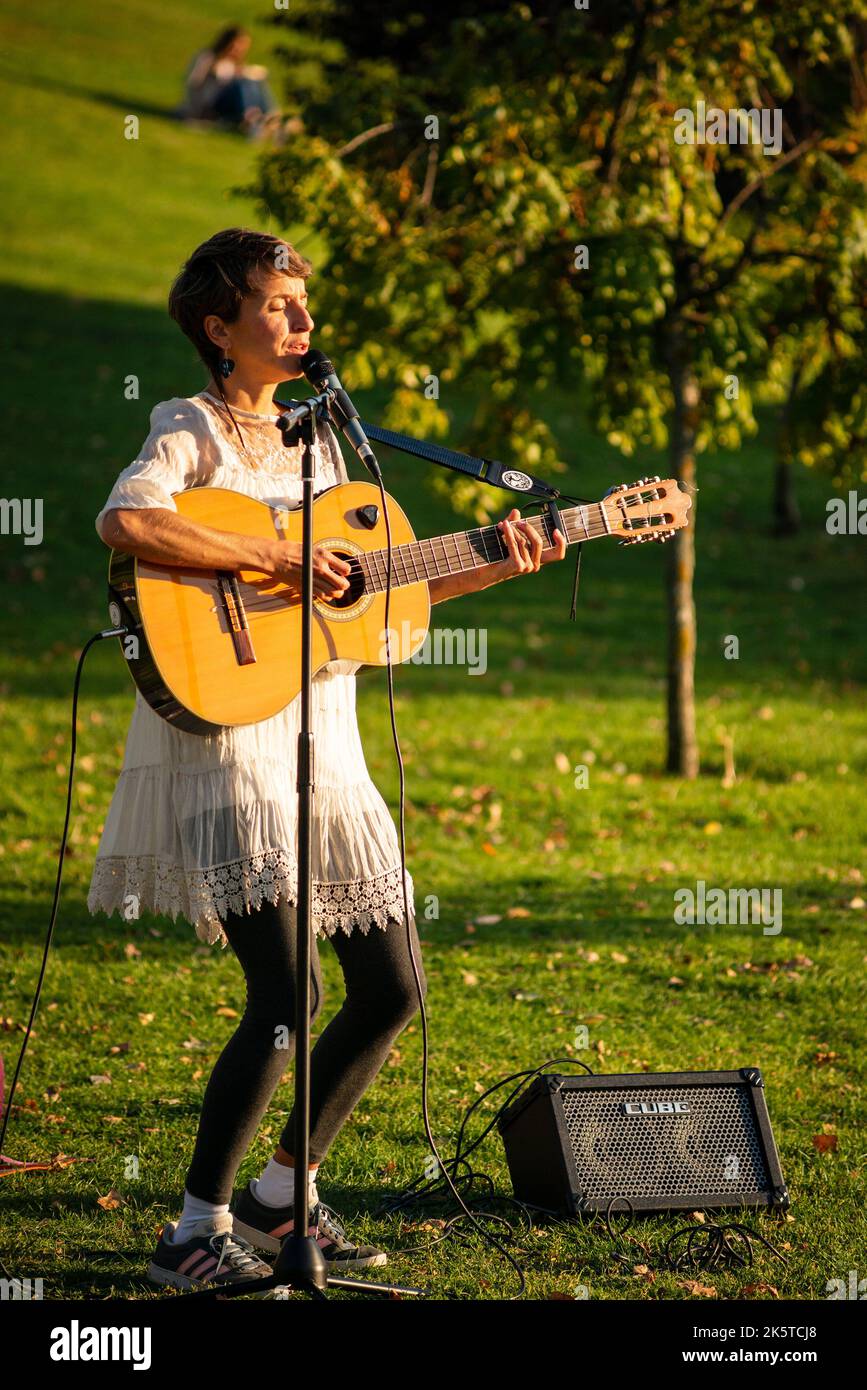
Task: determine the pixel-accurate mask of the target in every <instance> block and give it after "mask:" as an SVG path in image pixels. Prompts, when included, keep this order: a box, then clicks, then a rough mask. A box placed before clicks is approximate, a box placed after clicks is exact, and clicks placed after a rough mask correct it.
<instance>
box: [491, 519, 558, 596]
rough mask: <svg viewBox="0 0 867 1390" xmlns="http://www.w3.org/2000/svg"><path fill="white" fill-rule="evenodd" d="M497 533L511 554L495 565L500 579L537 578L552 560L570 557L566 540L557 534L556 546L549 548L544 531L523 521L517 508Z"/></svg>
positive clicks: (492, 570) (494, 570) (555, 534)
mask: <svg viewBox="0 0 867 1390" xmlns="http://www.w3.org/2000/svg"><path fill="white" fill-rule="evenodd" d="M497 529H498V531H499V532H500V533H501V535H502V536H503V539H504V540H505V542H506V547H507V549H508V551H509V554H508V556H507V557H506V559H505V560H500V561H499V562H496V561H495V562H494V564H493V565H491V566H490V569H491V573H492V574H493V573H496V571H497V570H499V571H501V573H500V574H499V575H498V576H497V577H498V578H500V579H512V578H514V576H515V575H516V574H535V572H536V571H537V570H538V569H541V567H542V565H549V564H550V563H551V561H552V560H562V559H563V557H564V555H565V554H566V537H565V536H564V535H563V533H562V532H561V531H558V530H557V529H555V530H554V533H553V534H554V544H553V545H549V546H545V545H544V543H543V538H542V534H541V531H540V530H539V528H538V527H537V526H534V525H532V524H531V523H530V522H529V521H522V520H521V513H520V512H519V511H518V508H517V507H513V508H512V510H511V511H510V512H509V515H508V516H507V517H506V519H505V521H498V522H497Z"/></svg>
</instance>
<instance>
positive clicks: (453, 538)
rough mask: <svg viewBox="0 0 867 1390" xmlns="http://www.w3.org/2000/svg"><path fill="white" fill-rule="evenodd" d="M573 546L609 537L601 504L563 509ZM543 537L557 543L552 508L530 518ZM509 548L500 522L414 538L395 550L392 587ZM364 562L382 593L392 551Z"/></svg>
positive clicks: (485, 561) (493, 559) (486, 561)
mask: <svg viewBox="0 0 867 1390" xmlns="http://www.w3.org/2000/svg"><path fill="white" fill-rule="evenodd" d="M560 516H561V517H562V520H563V527H564V530H565V535H566V544H567V545H577V544H578V543H579V542H580V541H592V540H595V539H596V538H597V536H608V535H610V534H611V527H610V526H609V524H608V517H607V515H606V513H605V509H604V507H603V506H602V503H601V502H589V503H587V504H586V505H585V506H582V507H567V508H563V509H561V511H560ZM525 519H526V520H527V521H529V523H530V525H531V526H532V527H533V529H534V530H535V531H538V533H539V534H540V535H541V537H542V540H543V543H544V545H545V546H546V547H548V546H552V545H553V544H554V539H553V534H552V533H553V530H554V523H553V522H552V521H551V519H550V516H549V514H548V512H547V511H545V512H542V513H541V514H540V515H539V516H531V517H526V518H525ZM508 553H509V551H508V547H507V545H506V542H505V540H504V539H503V536H502V533H501V532H500V531H499V530H498V529H497V527H496V526H482V527H478V528H476V529H475V530H473V531H459V532H457V533H456V534H454V535H449V536H434V537H432V538H431V539H429V540H423V541H418V540H417V541H408V542H406V543H405V544H404V545H396V546H394V547H393V548H392V552H391V563H392V567H391V587H392V588H393V589H395V588H401V587H402V586H403V585H405V584H418V583H421V582H422V581H423V580H431V579H442V578H444V577H445V576H446V575H449V574H462V573H463V572H464V571H465V570H473V569H481V567H482V566H483V565H493V564H496V563H497V561H498V560H505V558H506V556H507V555H508ZM359 559H360V560H361V567H362V569H363V570H364V573H365V580H366V586H367V587H368V588H369V589H372V590H375V591H379V592H382V591H384V590H385V588H386V582H387V575H388V551H387V550H372V551H368V552H367V554H366V555H365V556H364V557H363V559H362V558H361V557H359Z"/></svg>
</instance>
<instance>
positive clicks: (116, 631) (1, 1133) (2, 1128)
mask: <svg viewBox="0 0 867 1390" xmlns="http://www.w3.org/2000/svg"><path fill="white" fill-rule="evenodd" d="M126 630H127V629H126V628H123V629H120V628H112V629H111V630H110V631H106V632H95V633H94V635H93V636H92V637H90V638H88V640H87V642H85V644H84V646H83V647H82V649H81V655H80V657H79V658H78V666H77V667H76V671H75V683H74V685H73V690H72V743H71V748H70V754H69V781H68V783H67V787H66V819H65V820H64V822H63V837H62V839H61V842H60V855H59V858H58V863H57V879H56V881H55V884H54V902H53V904H52V907H51V919H50V921H49V923H48V934H47V936H46V938H45V947H44V950H43V952H42V966H41V968H40V971H39V980H38V982H37V985H36V993H35V994H34V996H33V1004H32V1007H31V1009H30V1019H29V1022H28V1024H27V1031H26V1032H25V1034H24V1041H23V1043H22V1044H21V1051H20V1052H19V1054H18V1061H17V1063H16V1066H15V1072H14V1075H13V1077H12V1087H11V1089H10V1091H9V1099H8V1101H7V1102H6V1110H5V1113H4V1115H3V1122H2V1125H0V1154H2V1153H3V1145H4V1142H5V1139H6V1129H7V1127H8V1124H9V1118H10V1116H11V1114H12V1098H13V1096H14V1095H15V1087H16V1086H17V1084H18V1077H19V1075H20V1072H21V1066H22V1063H23V1061H24V1054H25V1052H26V1051H27V1044H28V1043H29V1041H30V1032H31V1029H32V1027H33V1020H34V1019H35V1017H36V1010H37V1008H38V1007H39V996H40V994H41V993H42V983H43V981H44V979H45V970H46V967H47V965H48V952H49V950H50V948H51V939H52V937H53V935H54V924H55V922H56V921H57V909H58V907H59V905H60V885H61V882H62V879H63V863H64V859H65V857H66V839H67V836H68V834H69V817H70V814H71V811H72V780H73V774H74V771H75V744H76V728H75V726H76V720H77V715H78V688H79V685H80V683H81V671H82V667H83V666H84V658H85V657H86V656H87V653H88V652H89V651H90V649H91V647H92V646H93V645H94V643H95V642H101V641H103V639H104V638H106V637H118V636H120V635H121V633H122V632H125V631H126ZM4 1166H5V1165H4Z"/></svg>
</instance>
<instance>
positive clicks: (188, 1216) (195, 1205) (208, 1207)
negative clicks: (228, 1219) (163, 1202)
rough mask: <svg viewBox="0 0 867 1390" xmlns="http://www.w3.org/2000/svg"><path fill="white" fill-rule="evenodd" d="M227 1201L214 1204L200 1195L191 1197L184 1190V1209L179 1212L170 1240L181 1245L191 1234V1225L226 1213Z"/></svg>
mask: <svg viewBox="0 0 867 1390" xmlns="http://www.w3.org/2000/svg"><path fill="white" fill-rule="evenodd" d="M228 1211H229V1203H228V1202H224V1203H222V1204H215V1203H214V1202H205V1201H203V1200H202V1198H201V1197H193V1196H191V1195H190V1193H189V1192H187V1191H186V1189H185V1190H184V1209H183V1211H182V1212H181V1217H180V1220H179V1221H178V1224H177V1226H176V1227H175V1233H174V1235H173V1236H172V1241H173V1243H174V1244H176V1245H183V1243H184V1241H185V1240H189V1238H190V1236H191V1235H192V1234H193V1227H194V1226H196V1225H198V1223H199V1222H200V1221H204V1220H205V1219H206V1218H210V1217H216V1216H223V1215H225V1214H228Z"/></svg>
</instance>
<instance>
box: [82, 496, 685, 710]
mask: <svg viewBox="0 0 867 1390" xmlns="http://www.w3.org/2000/svg"><path fill="white" fill-rule="evenodd" d="M174 500H175V503H176V505H177V509H178V512H179V514H180V515H181V516H185V517H189V519H190V520H191V521H196V522H198V523H200V524H201V525H204V526H211V527H214V528H215V529H216V530H219V531H238V532H241V533H243V534H245V535H250V536H271V537H273V536H275V535H276V536H278V537H280V538H283V539H286V540H295V541H299V542H300V540H301V509H300V507H299V508H298V509H296V510H285V509H282V508H277V507H272V506H270V505H269V504H268V503H266V502H261V501H258V500H257V499H256V498H253V497H247V496H245V495H244V494H243V493H238V492H234V491H232V490H231V489H229V488H220V487H201V488H191V489H189V490H188V491H186V492H179V493H175V495H174ZM380 500H381V499H380V493H379V489H378V488H377V487H376V486H375V485H374V484H373V483H341V484H338V485H337V486H336V487H331V488H327V489H325V490H324V491H322V492H320V493H319V494H318V496H317V497H316V498H315V499H314V503H313V529H314V545H322V546H325V547H327V549H329V550H331V551H333V552H334V553H335V554H336V555H339V556H340V558H341V559H343V560H346V561H347V562H348V563H349V565H350V566H351V573H350V575H349V576H347V577H348V579H349V588H348V589H347V590H346V591H345V593H344V594H342V595H341V596H340V597H339V598H336V599H320V598H314V601H313V636H312V646H313V671H314V673H315V672H316V671H318V670H320V669H321V667H323V666H324V665H326V663H327V662H329V661H335V660H341V659H342V660H348V661H357V662H360V663H361V664H363V665H373V666H385V665H387V664H388V658H389V654H390V657H391V662H392V664H397V663H399V662H402V661H406V660H408V659H409V658H410V657H411V656H413V655H414V653H415V652H416V651H418V649H419V647H420V646H421V645H422V643H423V642H424V640H425V637H426V635H427V631H428V625H429V622H430V606H431V605H430V594H429V591H428V582H429V581H430V580H432V579H436V578H440V577H442V576H444V575H447V574H457V573H459V572H462V571H464V570H470V569H477V568H479V567H480V566H481V565H487V564H491V563H492V562H494V561H497V560H502V559H505V557H506V556H507V554H508V550H507V548H506V543H505V541H504V540H503V539H502V537H501V534H500V532H499V531H498V530H497V527H496V526H482V527H478V528H476V529H474V530H471V531H462V532H458V533H457V534H454V535H448V536H435V537H434V538H433V539H431V540H417V539H416V537H415V535H414V534H413V530H412V527H411V526H410V524H409V522H408V521H407V518H406V516H405V515H404V512H403V510H402V509H401V507H400V506H399V504H398V503H397V502H396V501H395V500H394V499H393V498H392V497H389V498H388V510H389V518H390V521H391V535H392V566H391V596H390V606H389V633H388V643H386V632H385V588H386V582H387V577H388V563H387V561H388V549H387V536H386V529H385V519H384V516H383V515H382V514H381V507H380ZM690 505H691V500H690V498H689V497H688V496H687V494H686V493H684V492H682V491H681V490H680V488H679V487H678V485H677V483H676V482H675V481H674V480H672V479H671V478H667V479H665V481H660V479H658V478H643V479H641V480H640V482H637V483H634V484H632V485H631V486H630V485H627V484H626V483H623V484H621V486H619V487H616V488H612V489H611V491H610V492H608V493H606V495H605V497H603V498H602V500H601V501H600V502H593V503H588V504H587V505H585V506H580V507H563V508H561V509H560V515H561V518H562V521H563V527H564V528H565V535H566V540H567V543H568V544H569V545H576V544H577V543H578V542H580V541H590V540H595V539H596V538H597V537H600V536H617V537H620V539H621V543H622V544H635V543H637V542H641V541H663V540H667V539H668V538H669V537H670V536H672V535H674V532H675V531H676V530H677V529H679V528H680V527H682V526H685V525H686V524H687V512H688V511H689V508H690ZM526 520H528V521H529V522H530V524H531V525H532V526H533V527H534V528H535V529H536V530H537V531H539V532H540V534H541V535H542V537H543V539H544V542H545V545H546V546H550V545H552V544H553V537H552V532H553V529H554V523H553V522H552V521H551V519H550V516H549V513H548V512H547V511H546V512H543V513H541V514H539V515H537V516H531V517H527V518H526ZM108 587H109V613H110V615H111V621H112V623H113V624H114V625H115V626H121V624H123V625H126V626H127V628H128V629H129V635H127V636H125V637H124V638H122V644H123V651H124V655H125V656H126V659H127V664H128V666H129V670H130V674H131V676H132V678H133V680H134V682H135V684H136V685H137V686H138V689H139V690H140V691H141V693H142V695H143V696H144V698H145V699H146V700H147V702H148V704H149V705H150V706H151V708H152V709H153V710H155V711H156V713H157V714H159V715H161V716H162V718H163V719H166V720H168V721H169V723H171V724H173V725H175V726H176V727H177V728H179V729H183V730H185V731H187V732H188V733H196V734H202V735H207V734H213V733H216V732H218V731H219V729H221V728H223V727H228V726H232V725H239V724H254V723H257V722H258V721H259V720H261V719H268V718H270V717H271V716H272V715H275V714H277V713H278V712H279V711H280V710H281V709H284V708H285V706H286V705H288V704H289V703H290V701H291V700H293V699H294V698H295V696H296V695H297V694H298V692H299V690H300V688H301V662H300V656H299V658H297V659H294V660H293V653H295V652H299V653H300V645H301V595H300V590H299V589H296V588H293V587H292V586H291V585H289V584H287V583H286V582H284V581H283V580H277V579H274V578H273V576H268V575H265V574H262V573H260V572H257V571H255V570H247V569H242V570H238V571H232V570H203V569H190V568H186V567H181V566H174V565H159V564H152V563H150V562H149V561H147V560H141V559H139V558H137V557H136V556H133V555H127V554H124V553H122V552H121V551H116V550H113V551H112V552H111V556H110V558H109V571H108Z"/></svg>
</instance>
